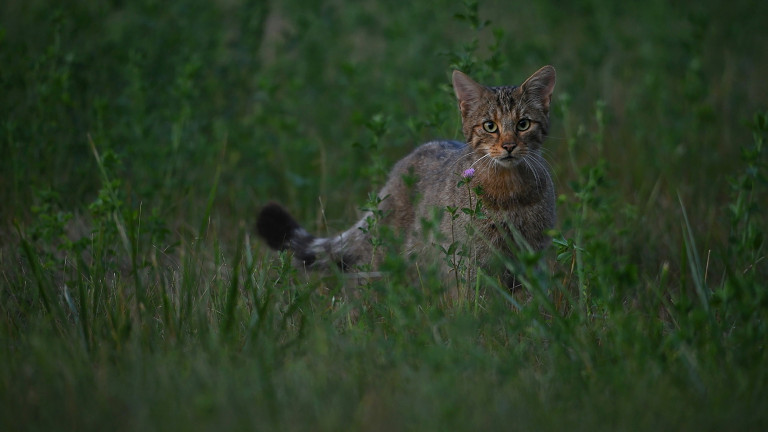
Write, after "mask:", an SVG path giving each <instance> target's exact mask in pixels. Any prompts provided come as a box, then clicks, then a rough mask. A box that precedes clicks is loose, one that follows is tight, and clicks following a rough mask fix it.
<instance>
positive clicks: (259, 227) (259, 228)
mask: <svg viewBox="0 0 768 432" xmlns="http://www.w3.org/2000/svg"><path fill="white" fill-rule="evenodd" d="M297 228H300V226H299V224H298V222H296V220H295V219H294V218H293V217H292V216H291V215H290V214H289V213H288V211H286V210H285V209H284V208H283V207H282V206H281V205H280V204H277V203H274V202H272V203H269V204H267V205H265V206H264V208H262V209H261V212H259V217H258V219H257V220H256V232H257V233H258V234H259V235H260V236H261V237H262V238H263V239H264V240H266V241H267V244H268V245H269V247H271V248H272V249H276V250H283V249H285V248H286V247H287V246H288V243H289V242H290V240H291V235H292V234H293V232H294V231H295V230H296V229H297Z"/></svg>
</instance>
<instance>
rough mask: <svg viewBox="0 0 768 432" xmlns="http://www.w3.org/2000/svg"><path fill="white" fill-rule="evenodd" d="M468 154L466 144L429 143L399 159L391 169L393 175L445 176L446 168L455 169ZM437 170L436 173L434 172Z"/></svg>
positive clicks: (442, 141)
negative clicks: (439, 174)
mask: <svg viewBox="0 0 768 432" xmlns="http://www.w3.org/2000/svg"><path fill="white" fill-rule="evenodd" d="M467 152H469V147H468V146H467V144H465V143H462V142H459V141H451V140H439V141H429V142H427V143H424V144H422V145H420V146H419V147H417V148H415V149H414V150H413V151H412V152H411V153H410V154H408V155H407V156H405V157H404V158H403V159H401V160H400V161H399V162H397V164H395V167H394V169H393V174H395V175H398V176H400V175H403V174H406V173H409V172H410V173H411V174H416V175H421V176H423V175H426V174H438V173H442V174H446V173H445V171H444V170H445V169H446V168H449V169H450V168H455V167H456V166H457V162H458V161H459V160H460V159H461V157H462V156H463V155H465V154H466V153H467ZM436 170H437V171H436Z"/></svg>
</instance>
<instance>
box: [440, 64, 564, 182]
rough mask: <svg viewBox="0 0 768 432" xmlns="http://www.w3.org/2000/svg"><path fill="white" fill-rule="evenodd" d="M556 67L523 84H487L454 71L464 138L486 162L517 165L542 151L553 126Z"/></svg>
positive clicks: (540, 72) (534, 75) (544, 68)
mask: <svg viewBox="0 0 768 432" xmlns="http://www.w3.org/2000/svg"><path fill="white" fill-rule="evenodd" d="M554 87H555V69H554V68H553V67H552V66H544V67H543V68H541V69H539V71H538V72H536V73H535V74H533V75H531V77H530V78H528V79H527V80H526V81H525V83H523V84H522V85H521V86H519V87H516V86H504V87H485V86H482V85H480V84H478V83H476V82H475V81H473V80H472V79H471V78H469V77H468V76H467V75H465V74H463V73H461V72H459V71H454V73H453V88H454V90H455V92H456V97H457V98H458V100H459V109H460V110H461V117H462V123H463V131H464V137H465V138H466V140H467V143H468V144H469V145H471V146H472V147H473V148H474V149H475V151H476V152H477V153H478V154H480V155H482V156H481V157H482V158H483V160H485V159H487V161H485V162H484V164H485V163H487V164H492V165H494V166H499V167H505V168H509V167H513V166H515V165H517V164H519V163H522V162H523V161H524V160H525V158H526V157H527V156H530V155H531V154H533V153H538V152H539V149H540V148H541V144H542V142H543V141H544V137H545V136H546V134H547V129H548V126H549V102H550V99H551V97H552V90H553V89H554Z"/></svg>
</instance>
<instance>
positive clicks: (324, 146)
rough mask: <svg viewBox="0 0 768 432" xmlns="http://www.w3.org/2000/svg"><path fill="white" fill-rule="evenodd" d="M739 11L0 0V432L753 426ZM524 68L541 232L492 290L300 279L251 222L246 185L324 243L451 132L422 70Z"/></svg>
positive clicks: (764, 313)
mask: <svg viewBox="0 0 768 432" xmlns="http://www.w3.org/2000/svg"><path fill="white" fill-rule="evenodd" d="M97 3H98V4H97ZM767 9H768V4H764V2H763V3H761V2H729V3H724V2H716V1H705V2H699V3H697V4H696V5H690V6H679V5H671V4H669V3H668V2H661V1H651V2H646V3H644V4H643V5H638V6H632V5H622V6H619V5H618V4H613V3H611V2H600V1H595V2H589V3H583V4H581V5H578V6H577V5H554V4H547V3H545V2H539V1H535V2H527V3H526V2H519V3H517V4H513V5H510V4H509V3H508V2H491V1H487V2H483V3H482V4H480V5H479V7H478V5H477V4H476V3H474V2H472V1H467V2H450V1H440V2H438V3H435V2H410V3H408V4H405V3H392V4H391V5H390V3H386V2H348V4H345V3H344V2H319V1H308V0H288V1H285V2H271V3H269V2H262V1H248V0H234V1H218V2H212V1H205V0H185V1H178V2H170V3H169V2H156V1H151V0H140V1H135V2H128V1H112V2H90V3H89V2H80V4H72V5H67V6H66V7H65V6H62V5H60V4H59V3H58V2H51V1H44V0H24V1H22V0H9V1H5V2H2V3H0V65H2V66H1V67H0V89H1V91H0V149H1V152H0V155H1V157H0V407H1V408H0V430H61V429H76V430H233V429H237V430H254V429H256V430H262V429H263V430H333V431H335V430H484V429H500V430H563V429H566V428H567V429H569V430H571V429H579V430H683V429H684V430H762V429H766V427H768V414H767V413H768V409H766V408H768V368H766V367H765V366H766V365H768V350H767V349H766V341H768V291H767V290H766V288H767V287H768V286H767V285H766V282H765V281H766V280H768V263H767V262H766V259H765V251H766V248H765V244H764V243H765V242H764V240H765V232H766V229H767V228H768V223H767V222H766V219H765V217H764V216H762V215H761V212H764V211H765V210H766V208H768V207H767V206H766V203H768V187H766V186H768V181H767V180H766V172H768V171H767V170H766V168H767V167H766V165H767V164H768V155H767V154H766V153H768V150H767V149H766V148H765V146H766V138H768V111H766V109H768V106H767V105H766V102H767V100H766V96H768V84H766V83H767V82H766V80H765V77H766V76H768V58H766V57H765V56H764V54H763V53H764V52H765V47H766V46H768V28H767V27H766V26H765V24H764V17H765V16H768V10H767ZM488 20H490V22H488ZM544 64H553V65H554V66H555V67H556V68H557V71H558V83H557V87H556V89H555V98H554V100H553V107H554V108H553V113H552V127H551V132H550V137H549V140H548V143H547V149H546V155H547V159H548V161H549V162H550V164H551V166H552V170H553V174H554V179H555V184H556V187H557V192H558V195H559V199H558V216H559V217H558V220H559V221H558V224H557V232H556V233H554V234H553V235H554V239H555V244H554V245H553V247H552V248H551V249H550V250H547V251H546V252H545V253H543V254H541V255H539V254H523V255H522V256H521V259H520V260H519V261H518V262H509V263H507V265H509V266H510V267H513V268H514V269H515V270H516V271H517V273H518V274H519V275H520V276H521V279H522V280H523V281H524V286H523V288H522V292H520V293H516V294H515V295H510V294H509V293H508V292H506V291H504V290H499V289H495V288H497V287H496V284H495V283H494V282H493V281H492V280H490V279H482V280H481V281H480V285H481V286H482V288H484V289H483V290H482V291H481V292H482V293H483V294H484V295H483V296H481V297H475V296H474V292H473V291H472V290H470V292H469V294H468V295H467V296H466V297H464V298H462V299H461V300H460V301H458V302H453V303H449V302H446V301H445V300H444V297H443V289H444V287H442V286H440V279H439V278H438V277H437V276H436V274H435V269H432V268H429V267H426V268H423V267H418V269H417V268H416V264H415V263H413V262H412V261H411V260H408V259H403V258H402V257H399V256H397V254H395V253H392V254H390V255H389V256H388V257H387V259H386V260H385V264H384V270H385V271H386V276H385V277H383V278H381V279H377V280H372V281H357V280H350V279H346V278H344V277H343V276H342V275H323V276H312V277H309V278H307V277H305V276H304V275H302V274H300V273H299V272H297V271H296V270H295V269H293V268H292V267H291V266H290V265H289V263H290V257H289V256H286V255H277V254H274V253H271V252H269V251H267V248H266V246H265V245H264V244H262V243H261V242H260V241H259V240H258V239H257V238H255V237H254V236H253V232H254V230H253V223H254V219H255V215H256V212H257V211H258V209H259V207H260V206H261V205H262V204H264V203H266V202H267V201H269V200H273V199H276V200H279V201H281V202H282V203H283V204H285V205H286V206H287V207H289V208H290V209H291V210H292V211H294V212H295V214H296V216H297V217H298V218H299V219H300V220H301V222H302V223H303V224H304V225H305V226H307V227H308V228H311V230H312V231H315V232H318V233H326V232H328V233H333V232H337V231H340V230H342V229H345V228H346V227H347V226H348V225H349V224H350V223H351V222H352V221H354V220H356V216H357V214H358V209H359V208H361V207H363V206H365V205H366V200H367V197H368V196H369V195H368V194H369V193H370V192H372V191H375V190H376V189H377V186H379V185H381V183H382V181H383V179H384V177H385V175H386V172H387V170H388V169H389V167H390V166H392V164H393V163H394V162H395V161H396V160H398V159H399V158H400V157H402V156H404V155H405V154H407V153H408V152H409V151H410V149H412V148H414V147H415V146H416V145H418V144H419V143H421V142H424V141H427V140H429V139H433V138H438V137H441V138H459V135H460V127H459V117H458V113H457V109H456V103H455V101H454V98H453V95H452V90H451V88H450V87H449V82H450V80H449V78H450V73H451V71H452V69H453V68H460V69H462V70H463V71H465V72H468V73H470V75H472V76H473V77H475V78H476V79H477V80H479V81H481V82H484V83H488V84H503V83H519V82H520V81H522V80H523V79H524V78H525V77H527V76H528V75H530V74H531V73H532V72H534V71H535V70H537V69H538V68H539V67H540V66H542V65H544ZM380 234H381V236H380V237H379V240H380V241H381V242H382V244H381V247H385V248H386V247H388V245H390V244H391V241H392V239H391V238H389V236H388V235H387V233H386V232H382V233H380ZM513 305H517V306H513Z"/></svg>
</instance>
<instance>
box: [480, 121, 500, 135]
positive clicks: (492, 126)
mask: <svg viewBox="0 0 768 432" xmlns="http://www.w3.org/2000/svg"><path fill="white" fill-rule="evenodd" d="M483 129H484V130H485V131H486V132H488V133H495V132H496V131H497V130H499V127H498V126H496V123H494V122H492V121H490V120H488V121H486V122H483Z"/></svg>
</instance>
